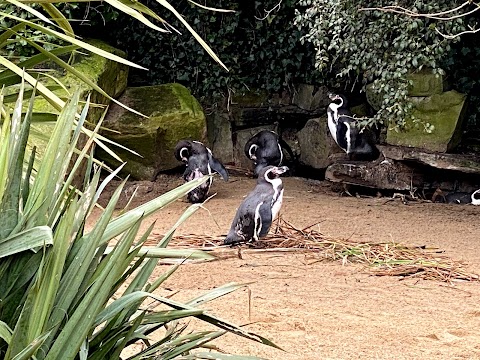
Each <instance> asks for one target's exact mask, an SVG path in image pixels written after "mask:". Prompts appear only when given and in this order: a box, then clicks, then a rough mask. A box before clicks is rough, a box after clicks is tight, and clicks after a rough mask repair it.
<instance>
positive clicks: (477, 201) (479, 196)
mask: <svg viewBox="0 0 480 360" xmlns="http://www.w3.org/2000/svg"><path fill="white" fill-rule="evenodd" d="M472 205H480V189H478V190H476V191H474V192H473V194H472Z"/></svg>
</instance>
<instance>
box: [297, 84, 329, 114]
mask: <svg viewBox="0 0 480 360" xmlns="http://www.w3.org/2000/svg"><path fill="white" fill-rule="evenodd" d="M292 103H293V104H294V105H297V106H298V107H299V108H300V109H302V110H307V111H310V110H317V109H325V108H326V107H327V106H328V104H329V103H330V99H329V98H328V89H327V87H326V86H321V87H320V88H317V87H315V86H314V85H309V84H300V85H298V87H297V89H296V92H295V94H294V96H293V100H292Z"/></svg>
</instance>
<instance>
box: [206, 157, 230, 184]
mask: <svg viewBox="0 0 480 360" xmlns="http://www.w3.org/2000/svg"><path fill="white" fill-rule="evenodd" d="M208 163H209V164H210V168H211V169H212V170H213V171H215V172H217V173H219V174H220V176H221V177H222V178H223V180H225V181H228V172H227V169H225V166H223V164H222V163H221V162H220V161H218V160H217V159H215V158H214V157H213V156H212V154H210V153H209V154H208Z"/></svg>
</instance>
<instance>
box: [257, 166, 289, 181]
mask: <svg viewBox="0 0 480 360" xmlns="http://www.w3.org/2000/svg"><path fill="white" fill-rule="evenodd" d="M288 170H289V169H288V167H287V166H271V165H270V166H266V167H264V168H263V169H261V170H260V172H259V174H258V180H259V181H267V182H269V183H271V182H272V181H273V180H275V179H278V178H279V177H280V175H282V174H284V173H285V172H287V171H288Z"/></svg>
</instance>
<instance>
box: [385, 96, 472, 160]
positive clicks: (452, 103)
mask: <svg viewBox="0 0 480 360" xmlns="http://www.w3.org/2000/svg"><path fill="white" fill-rule="evenodd" d="M416 99H418V98H416ZM464 105H465V95H464V94H461V93H458V92H456V91H454V90H452V91H448V92H444V93H442V94H435V95H432V96H429V97H426V98H424V99H422V100H420V101H418V102H416V105H415V108H414V111H413V115H414V116H415V118H416V119H417V120H418V122H416V123H414V122H413V121H412V120H407V123H406V125H405V127H404V128H403V129H401V130H398V129H394V128H389V129H388V130H387V139H386V142H387V144H390V145H398V146H407V147H418V148H422V149H425V150H429V151H436V152H447V151H450V150H452V149H454V148H455V147H456V146H457V145H458V144H459V143H460V140H461V127H462V122H463V118H464V116H463V115H464V114H463V111H464V108H465V106H464ZM422 124H430V125H433V127H434V128H433V131H431V132H430V133H429V132H427V131H425V128H424V126H422Z"/></svg>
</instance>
